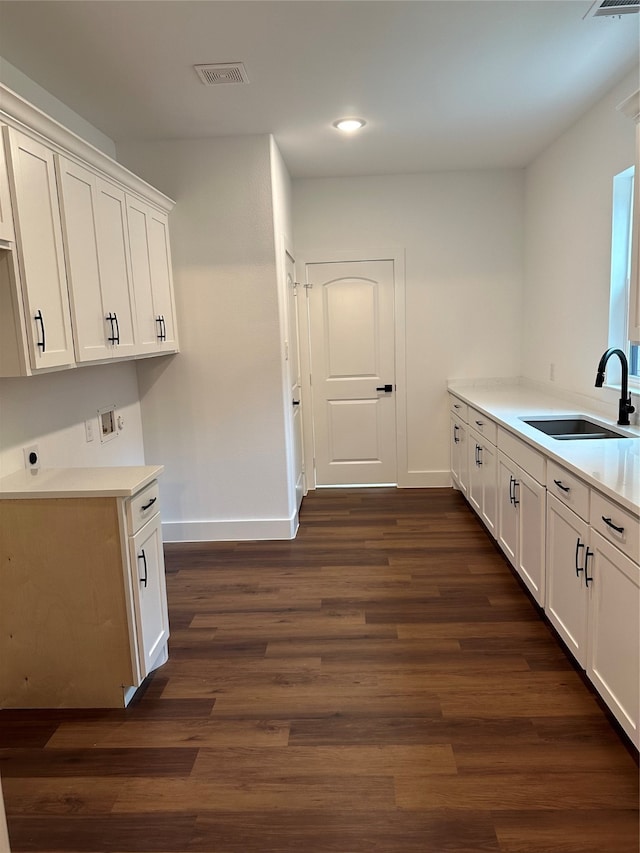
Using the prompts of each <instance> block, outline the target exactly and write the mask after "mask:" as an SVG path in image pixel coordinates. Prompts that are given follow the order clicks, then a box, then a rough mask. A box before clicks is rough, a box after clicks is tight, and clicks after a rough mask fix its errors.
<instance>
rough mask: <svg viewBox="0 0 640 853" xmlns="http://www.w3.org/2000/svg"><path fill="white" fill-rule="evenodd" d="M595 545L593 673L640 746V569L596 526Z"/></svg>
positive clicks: (588, 573)
mask: <svg viewBox="0 0 640 853" xmlns="http://www.w3.org/2000/svg"><path fill="white" fill-rule="evenodd" d="M589 544H590V555H591V556H590V557H589V559H588V560H587V564H586V566H585V582H587V583H588V585H589V594H590V606H589V623H588V634H589V641H588V655H587V675H588V676H589V678H590V679H591V681H592V682H593V684H594V685H595V687H596V688H597V690H598V692H599V693H600V695H601V696H602V698H603V699H604V701H605V702H606V703H607V705H608V706H609V708H610V709H611V711H612V712H613V714H614V715H615V717H616V719H617V720H618V722H619V723H620V725H621V726H622V728H623V729H624V730H625V732H626V733H627V734H628V735H629V737H630V738H631V740H632V741H633V743H634V744H635V745H636V746H639V747H640V738H639V737H638V731H639V725H640V720H639V716H640V714H639V710H638V709H639V707H640V683H639V675H640V567H638V565H637V564H636V563H634V562H633V561H632V560H630V559H629V558H628V557H626V556H625V555H624V554H622V553H620V551H619V550H618V549H617V548H615V547H614V546H613V545H611V544H610V543H609V542H607V541H606V540H605V539H604V538H603V537H602V536H600V534H599V533H596V531H595V530H592V531H591V535H590V543H589Z"/></svg>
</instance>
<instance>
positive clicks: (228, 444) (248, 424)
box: [118, 135, 294, 540]
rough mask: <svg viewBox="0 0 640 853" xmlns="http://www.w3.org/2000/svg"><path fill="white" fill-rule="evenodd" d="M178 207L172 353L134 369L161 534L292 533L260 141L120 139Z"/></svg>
mask: <svg viewBox="0 0 640 853" xmlns="http://www.w3.org/2000/svg"><path fill="white" fill-rule="evenodd" d="M118 155H119V159H120V160H121V162H123V163H125V165H127V166H128V167H129V168H131V169H132V170H133V171H134V172H136V173H137V174H139V175H141V177H143V178H145V179H146V180H148V181H149V182H150V183H152V184H153V185H154V186H156V187H158V188H159V189H160V190H162V191H164V192H165V193H167V194H168V195H169V196H171V197H172V198H174V199H175V200H176V207H175V209H174V210H173V212H172V214H171V218H170V228H171V240H172V253H173V267H174V281H175V290H176V311H177V315H178V328H179V334H180V347H181V350H182V351H181V353H180V354H179V355H176V356H174V357H171V358H169V359H153V360H148V361H146V362H140V363H139V365H138V380H139V388H140V396H141V403H142V414H143V424H144V435H145V448H146V452H147V456H148V457H149V458H153V459H154V460H160V461H161V462H162V463H163V464H164V465H165V475H164V476H163V478H162V482H161V488H162V494H163V510H162V511H163V519H164V521H165V527H164V532H165V537H166V538H167V539H169V540H199V539H224V538H253V537H261V536H269V537H272V538H277V537H278V536H290V535H291V531H292V525H293V524H294V519H293V518H292V517H291V512H290V504H289V492H288V484H287V454H286V447H285V427H284V402H283V387H282V365H281V330H280V316H279V303H278V287H277V280H276V260H275V259H276V253H275V245H274V223H273V201H272V175H271V160H270V138H269V136H266V135H265V136H243V137H226V138H218V139H208V140H192V141H166V142H157V143H148V144H146V143H131V144H126V145H119V146H118Z"/></svg>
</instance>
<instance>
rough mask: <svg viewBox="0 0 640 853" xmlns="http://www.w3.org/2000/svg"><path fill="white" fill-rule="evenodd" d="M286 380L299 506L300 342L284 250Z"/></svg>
mask: <svg viewBox="0 0 640 853" xmlns="http://www.w3.org/2000/svg"><path fill="white" fill-rule="evenodd" d="M286 259H287V343H286V349H287V352H286V359H287V380H288V384H289V394H290V401H291V418H292V427H293V451H292V463H293V466H292V467H293V479H294V483H295V492H296V509H300V504H301V503H302V498H303V497H304V494H305V482H304V464H303V443H302V405H301V402H302V399H301V389H300V345H299V334H298V306H297V300H298V288H297V285H296V280H295V262H294V260H293V258H292V257H291V255H290V254H289V253H288V252H287V254H286Z"/></svg>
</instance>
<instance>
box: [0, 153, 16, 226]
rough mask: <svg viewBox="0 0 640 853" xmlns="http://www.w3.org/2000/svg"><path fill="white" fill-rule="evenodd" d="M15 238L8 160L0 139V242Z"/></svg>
mask: <svg viewBox="0 0 640 853" xmlns="http://www.w3.org/2000/svg"><path fill="white" fill-rule="evenodd" d="M14 238H15V232H14V230H13V210H12V207H11V195H10V193H9V175H8V173H7V160H6V157H5V156H4V144H3V141H2V139H1V138H0V240H9V241H12V240H14Z"/></svg>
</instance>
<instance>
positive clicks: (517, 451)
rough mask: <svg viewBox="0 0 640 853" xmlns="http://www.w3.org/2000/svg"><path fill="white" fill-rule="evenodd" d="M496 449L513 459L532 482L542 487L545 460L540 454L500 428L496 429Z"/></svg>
mask: <svg viewBox="0 0 640 853" xmlns="http://www.w3.org/2000/svg"><path fill="white" fill-rule="evenodd" d="M498 447H499V448H500V450H502V452H503V453H504V454H505V456H508V457H509V459H513V461H514V462H515V463H517V464H518V465H519V466H520V467H521V468H522V469H523V471H526V472H527V474H530V475H531V476H532V477H533V478H534V480H537V481H538V482H539V483H542V485H544V482H545V461H546V460H545V457H544V456H543V455H542V454H541V453H538V451H537V450H534V449H533V448H532V447H529V445H528V444H525V442H524V441H520V439H519V438H516V437H515V435H513V433H510V432H508V431H507V430H506V429H502V427H499V428H498Z"/></svg>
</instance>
